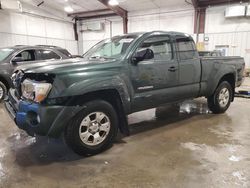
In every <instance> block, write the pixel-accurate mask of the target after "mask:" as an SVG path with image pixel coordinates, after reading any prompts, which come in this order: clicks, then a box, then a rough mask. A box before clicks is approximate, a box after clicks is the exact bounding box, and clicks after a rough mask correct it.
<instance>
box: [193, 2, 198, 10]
mask: <svg viewBox="0 0 250 188" xmlns="http://www.w3.org/2000/svg"><path fill="white" fill-rule="evenodd" d="M192 4H193V6H194V8H195V9H196V8H197V7H198V0H192Z"/></svg>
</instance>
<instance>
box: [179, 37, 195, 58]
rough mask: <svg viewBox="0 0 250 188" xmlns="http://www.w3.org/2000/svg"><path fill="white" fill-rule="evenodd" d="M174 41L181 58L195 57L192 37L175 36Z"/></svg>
mask: <svg viewBox="0 0 250 188" xmlns="http://www.w3.org/2000/svg"><path fill="white" fill-rule="evenodd" d="M176 43H177V48H178V52H179V56H180V59H181V60H188V59H194V58H197V51H196V47H195V44H194V41H193V40H192V39H190V38H189V37H185V38H183V37H182V38H177V39H176Z"/></svg>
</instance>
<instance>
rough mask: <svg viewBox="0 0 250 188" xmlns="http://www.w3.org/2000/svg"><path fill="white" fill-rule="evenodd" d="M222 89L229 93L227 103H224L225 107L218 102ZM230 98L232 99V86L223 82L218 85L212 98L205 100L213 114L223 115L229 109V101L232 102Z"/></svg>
mask: <svg viewBox="0 0 250 188" xmlns="http://www.w3.org/2000/svg"><path fill="white" fill-rule="evenodd" d="M223 89H226V90H228V92H229V98H228V101H227V102H226V103H225V105H221V104H220V100H219V95H220V92H222V90H223ZM232 97H233V88H232V86H231V85H230V84H229V83H228V82H227V81H223V82H221V83H220V84H219V86H218V87H217V89H216V90H215V92H214V94H213V95H212V96H210V97H208V99H207V102H208V108H209V109H210V110H211V111H212V112H213V113H214V114H221V113H224V112H225V111H226V110H227V109H228V108H229V106H230V104H231V101H232Z"/></svg>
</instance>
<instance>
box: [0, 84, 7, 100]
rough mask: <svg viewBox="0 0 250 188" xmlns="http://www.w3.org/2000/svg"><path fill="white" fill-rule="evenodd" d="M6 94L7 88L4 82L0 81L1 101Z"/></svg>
mask: <svg viewBox="0 0 250 188" xmlns="http://www.w3.org/2000/svg"><path fill="white" fill-rule="evenodd" d="M6 95H7V88H6V86H5V85H4V83H3V82H0V102H2V101H3V99H4V98H5V96H6Z"/></svg>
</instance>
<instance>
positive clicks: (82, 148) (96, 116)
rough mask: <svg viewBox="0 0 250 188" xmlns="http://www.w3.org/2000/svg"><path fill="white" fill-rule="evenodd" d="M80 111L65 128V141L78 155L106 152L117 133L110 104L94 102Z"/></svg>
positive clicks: (116, 123)
mask: <svg viewBox="0 0 250 188" xmlns="http://www.w3.org/2000/svg"><path fill="white" fill-rule="evenodd" d="M84 106H86V108H85V109H84V110H82V111H81V112H80V113H79V114H78V115H77V116H76V117H75V118H74V120H73V121H72V123H71V124H70V125H69V126H68V127H67V128H66V131H65V140H66V143H67V144H68V145H69V146H70V147H71V148H72V150H73V151H74V152H76V153H77V154H79V155H94V154H98V153H100V152H102V151H104V150H106V149H107V148H108V147H109V146H110V145H111V144H112V143H113V141H114V139H115V137H116V135H117V131H118V118H117V114H116V112H115V110H114V108H113V106H112V105H111V104H109V103H108V102H106V101H103V100H95V101H91V102H88V103H86V104H84Z"/></svg>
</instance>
